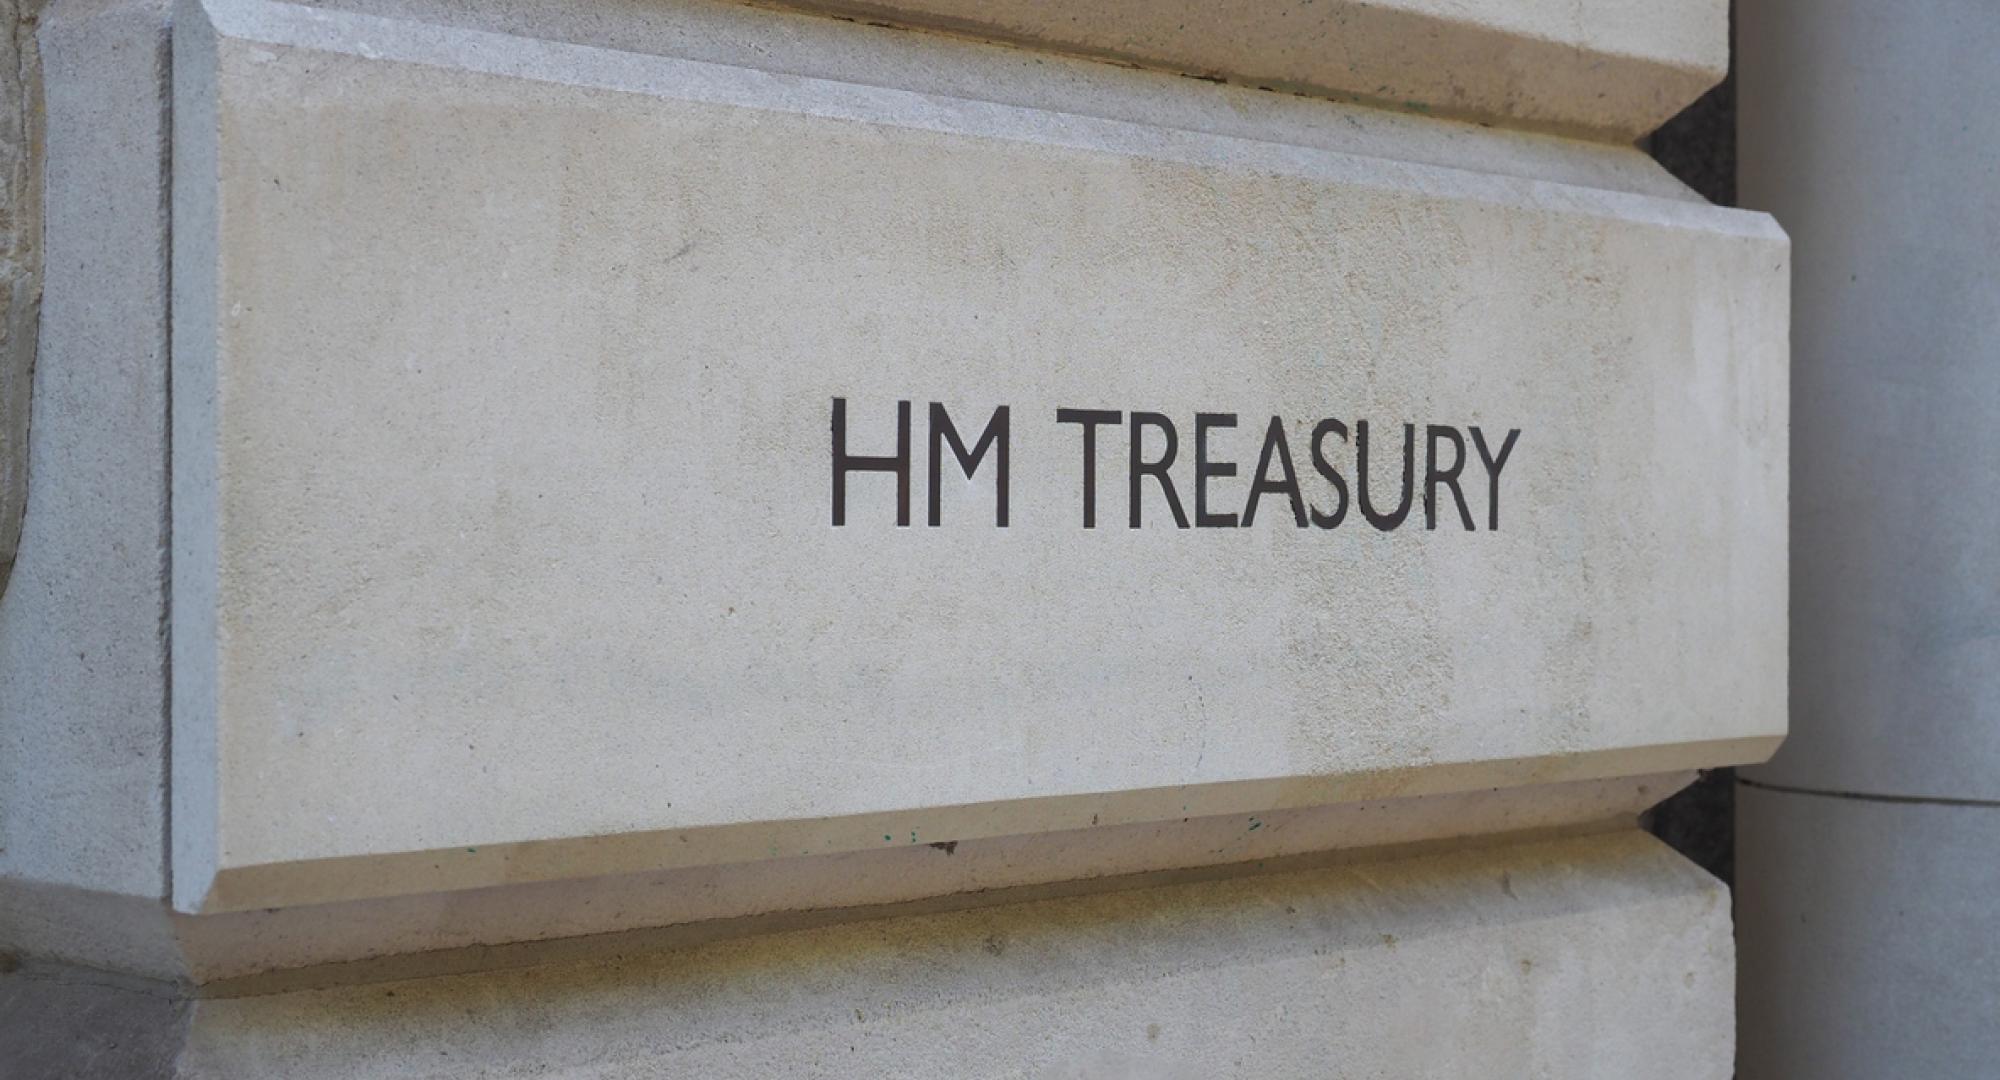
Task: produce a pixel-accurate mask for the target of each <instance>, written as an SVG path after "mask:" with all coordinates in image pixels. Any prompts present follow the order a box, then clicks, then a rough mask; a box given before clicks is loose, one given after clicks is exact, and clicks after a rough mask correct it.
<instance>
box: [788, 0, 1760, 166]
mask: <svg viewBox="0 0 2000 1080" xmlns="http://www.w3.org/2000/svg"><path fill="white" fill-rule="evenodd" d="M778 2H780V3H790V4H791V5H793V6H797V7H803V8H806V9H810V10H823V11H832V12H838V13H842V14H845V15H848V16H851V17H857V18H865V19H872V20H890V21H893V22H897V23H900V24H904V25H910V26H920V27H930V28H937V29H944V30H950V31H955V32H959V33H965V34H971V35H975V36H980V37H987V38H993V39H997V40H1001V41H1010V42H1016V43H1019V44H1023V45H1027V46H1029V47H1034V48H1044V49H1056V50H1064V51H1071V52H1076V53H1080V54H1083V55H1087V56H1099V57H1105V58H1109V59H1114V60H1121V61H1126V62H1130V63H1138V64H1147V65H1152V66H1158V67H1164V68H1167V69H1170V70H1174V71H1181V72H1186V73H1189V74H1193V75H1198V76H1201V77H1204V78H1217V79H1226V80H1228V81H1231V82H1237V83H1243V84H1247V85H1251V86H1261V87H1265V88H1268V89H1274V90H1284V91H1291V92H1294V93H1308V94H1323V95H1329V96H1334V97H1339V98H1345V99H1350V100H1361V101H1369V102H1376V103H1381V104H1385V105H1390V106H1394V107H1400V108H1408V109H1413V110H1417V111H1421V112H1436V113H1440V114H1444V115H1453V116H1473V117H1481V118H1487V119H1497V120H1499V121H1501V122H1503V123H1508V124H1514V125H1525V126H1542V127H1552V128H1560V129H1565V130H1576V131H1583V132H1589V133H1594V134H1598V135H1601V136H1604V137H1608V138H1619V139H1627V140H1629V139H1631V138H1634V137H1636V136H1639V135H1643V134H1645V133H1646V132H1649V131H1651V130H1653V129H1654V128H1655V127H1658V126H1659V125H1660V124H1661V123H1663V122H1664V121H1666V120H1667V119H1668V118H1669V117H1671V116H1673V115H1674V114H1675V113H1676V112H1679V111H1680V110H1681V109H1682V108H1684V107H1686V106H1687V105H1688V104H1689V103H1690V102H1692V101H1694V99H1695V98H1697V97H1699V96H1700V95H1701V94H1702V93H1703V92H1704V91H1706V90H1707V89H1708V88H1709V87H1711V86H1714V85H1715V84H1716V83H1718V82H1721V81H1722V77H1723V75H1724V74H1726V73H1727V71H1728V69H1729V5H1728V4H1727V3H1726V2H1724V0H1677V2H1673V3H1659V2H1656V0H1303V2H1300V0H1226V2H1221V3H1217V2H1215V0H1113V2H1109V3H1090V4H1077V3H1066V2H1064V0H778Z"/></svg>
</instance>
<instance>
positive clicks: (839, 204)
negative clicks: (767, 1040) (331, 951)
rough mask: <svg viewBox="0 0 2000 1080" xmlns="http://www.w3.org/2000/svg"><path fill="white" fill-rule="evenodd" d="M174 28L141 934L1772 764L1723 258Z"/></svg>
mask: <svg viewBox="0 0 2000 1080" xmlns="http://www.w3.org/2000/svg"><path fill="white" fill-rule="evenodd" d="M175 34H176V40H175V43H174V65H173V70H174V128H175V146H174V154H173V170H174V172H173V197H174V210H173V214H174V217H173V222H174V225H173V228H174V250H173V259H174V267H173V288H174V299H173V359H172V364H173V398H172V411H173V455H172V457H173V461H172V465H173V481H172V506H173V543H174V551H173V570H172V573H173V582H172V601H171V603H172V617H171V621H172V645H173V670H172V676H173V678H172V683H173V742H172V749H173V757H174V761H173V784H172V797H173V802H174V805H173V813H172V829H173V834H174V835H173V842H174V845H175V861H174V866H175V874H174V887H175V891H176V897H175V900H176V904H177V906H179V907H180V908H181V910H184V911H216V910H232V909H240V908H250V907H264V906H271V905H278V904H293V903H314V902H323V901H330V900H339V899H355V898H361V897H368V896H382V895H393V894H397V893H408V892H419V891H432V890H438V889H448V888H458V887H469V886H476V885H489V884H497V883H502V882H522V881H535V880H541V879H544V878H548V877H553V876H559V875H561V876H574V875H578V874H582V873H614V872H630V871H638V870H648V869H654V868H665V867H673V866H688V865H697V864H702V863H713V862H740V861H747V860H757V859H766V858H772V857H777V856H796V855H800V854H808V853H820V852H835V851H855V850H865V849H868V848H871V847H880V846H882V845H895V844H910V843H930V842H955V841H957V840H960V839H963V838H967V837H976V836H1000V835H1016V834H1022V833H1031V832H1038V831H1044V830H1055V829H1067V828H1082V827H1087V826H1089V825H1091V824H1094V823H1112V822H1118V821H1124V822H1138V821H1152V820H1164V819H1170V818H1171V819H1178V818H1181V817H1185V816H1191V815H1202V814H1207V815H1214V814H1226V813H1237V812H1254V811H1258V810H1268V809H1273V808H1281V807H1290V806H1302V805H1311V804H1315V803H1329V802H1340V801H1346V800H1352V799H1361V798H1378V797H1383V796H1388V795H1397V794H1424V793H1436V792H1458V791H1469V790H1473V789H1480V788H1494V787H1505V786H1509V785H1514V784H1520V783H1527V782H1545V781H1555V780H1571V779H1588V778H1593V777H1604V776H1625V775H1633V774H1638V773H1642V772H1651V771H1663V770H1669V769H1678V768H1687V767H1692V766H1695V765H1708V764H1713V763H1716V762H1718V761H1724V760H1752V759H1756V758H1760V757H1762V756H1763V755H1764V754H1766V753H1768V751H1769V749H1770V748H1771V747H1772V746H1773V745H1775V743H1776V741H1777V739H1778V738H1779V737H1780V735H1781V734H1782V732H1783V729H1784V717H1785V682H1784V663H1783V654H1784V640H1785V638H1784V629H1785V627H1784V619H1785V604H1784V588H1785V585H1784V583H1785V539H1786V537H1785V529H1786V505H1785V477H1786V453H1785V446H1786V410H1787V400H1786V389H1785V388H1786V381H1785V375H1786V370H1785V369H1786V345H1785V318H1784V316H1785V303H1786V280H1787V273H1788V270H1787V266H1788V254H1787V248H1786V244H1785V241H1784V238H1783V236H1782V234H1780V233H1779V232H1778V231H1777V230H1776V228H1775V227H1774V226H1772V225H1771V224H1770V223H1769V221H1768V220H1767V219H1764V218H1762V217H1760V216H1756V215H1751V214H1746V213H1740V212H1737V211H1732V210H1726V209H1718V208H1715V207H1711V206H1708V205H1706V204H1704V203H1701V202H1699V201H1695V200H1692V199H1690V198H1681V197H1676V196H1672V195H1664V194H1659V193H1656V192H1645V191H1627V190H1607V189H1603V188H1597V187H1587V186H1576V185H1571V184H1565V183H1561V182H1556V181H1553V180H1549V179H1546V178H1537V177H1529V176H1516V175H1508V174H1505V173H1503V172H1481V171H1476V170H1473V169H1460V168H1449V167H1444V166H1440V165H1430V164H1422V163H1415V162H1412V161H1407V160H1387V159H1383V158H1377V157H1371V156H1365V155H1362V154H1357V153H1346V152H1341V151H1338V150H1333V149H1327V148H1324V147H1319V146H1307V145H1292V144H1287V143H1282V142H1274V141H1267V140H1261V139H1253V138H1246V137H1240V136H1234V135H1229V134H1221V133H1216V132H1211V131H1200V130H1192V129H1183V128H1174V127H1170V126H1161V125H1149V124H1142V123H1137V122H1131V121H1126V120H1119V119H1113V118H1106V117H1101V116H1094V115H1085V114H1083V113H1080V112H1066V111H1053V110H1050V109H1043V108H1035V107H1026V106H1021V105H1014V104H1000V103H992V102H986V101H978V100H970V99H967V98H960V97H951V96H944V95H931V94H923V93H916V92H911V91H907V90H896V89H884V88H878V87H873V86H868V85H862V84H859V83H854V82H838V81H833V80H827V79H818V78H810V77H802V76H798V75H791V74H782V73H774V72H767V71H761V70H756V69H753V68H749V67H737V66H728V65H722V64H715V63H705V62H699V61H694V60H683V59H671V58H662V57H657V56H648V55H639V54H636V53H623V52H617V51H613V50H608V49H602V48H592V47H586V46H580V45H571V44H563V43H555V42H549V41H542V40H534V39H529V38H516V37H508V36H504V35H500V34H495V33H485V32H479V31H470V30H463V29H457V30H453V31H452V32H451V33H449V34H446V33H442V32H433V31H432V30H431V29H430V28H427V27H426V26H424V25H423V24H421V23H418V22H413V21H407V20H390V19H381V18H375V17H372V16H368V15H363V14H356V13H343V12H332V11H320V10H315V9H309V8H303V7H294V6H289V5H283V4H275V3H266V2H262V0H213V2H211V3H208V4H206V5H195V4H188V5H185V6H184V7H183V8H182V10H181V12H180V13H179V15H178V16H177V20H176V24H175ZM1468 137H1470V136H1468ZM1746 658H1749V659H1746Z"/></svg>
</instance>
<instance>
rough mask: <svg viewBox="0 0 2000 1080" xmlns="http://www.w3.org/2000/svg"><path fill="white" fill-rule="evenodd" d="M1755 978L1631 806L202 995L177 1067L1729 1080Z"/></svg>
mask: <svg viewBox="0 0 2000 1080" xmlns="http://www.w3.org/2000/svg"><path fill="white" fill-rule="evenodd" d="M1733 979H1734V969H1733V964H1732V962H1731V949H1730V931H1729V903H1728V896H1727V893H1726V891H1725V890H1724V889H1723V888H1722V886H1721V885H1720V883H1718V882H1716V881H1715V880H1714V879H1712V878H1709V877H1708V876H1707V875H1705V874H1703V873H1701V871H1699V870H1697V869H1695V868H1694V867H1692V866H1690V865H1689V864H1688V863H1687V862H1686V861H1684V860H1682V859H1681V858H1680V857H1679V856H1677V855H1675V854H1674V853H1672V852H1671V851H1669V850H1667V849H1666V848H1664V847H1662V846H1660V845H1659V843H1658V842H1657V841H1654V840H1652V839H1651V838H1650V837H1646V836H1643V835H1641V834H1638V833H1636V832H1632V831H1629V830H1628V831H1626V832H1624V833H1622V834H1617V835H1611V836H1603V837H1593V838H1586V839H1578V840H1569V841H1563V842H1559V843H1550V844H1538V845H1520V846H1511V847H1504V848H1496V849H1486V850H1474V851H1468V852H1460V853H1456V854H1452V855H1448V856H1441V857H1433V858H1425V859H1415V860H1408V861H1402V862H1376V863H1369V864H1366V865H1361V866H1354V867H1346V868H1339V869H1331V870H1321V871H1313V872H1309V873H1301V874H1284V875H1270V876H1260V877H1251V878H1245V879H1239V880H1235V881H1227V882H1209V883H1202V884H1192V885H1180V886H1173V887H1168V888H1157V889H1142V890H1135V891H1129V892H1121V893H1113V894H1107V895H1101V896H1092V897H1072V898H1065V899H1058V900H1047V901H1040V902H1036V903H1027V904H1015V905H1007V906H1004V907H998V908H988V909H984V910H979V911H970V912H956V913H950V914H940V915H928V916H921V917H913V918H899V919H888V920H879V921H874V922H864V923H855V924H850V925H846V926H838V927H826V928H820V929H816V930H810V931H803V932H798V933H789V934H778V935H772V936H767V937H760V938H754V939H746V940H741V941H730V942H720V943H715V944H711V945H706V946H701V947H699V948H693V949H684V950H676V951H671V952H667V953H663V954H655V955H631V954H627V955H625V956H623V957H621V958H619V959H617V960H611V961H597V962H592V963H577V964H564V965H545V966H539V967H533V968H525V969H521V970H516V971H504V972H495V973H489V974H482V975H467V976H457V977H451V978H432V979H422V980H406V981H394V982H385V983H377V984H372V985H366V986H351V987H335V988H327V989H319V990H310V991H301V992H294V993H282V994H267V995H262V996H255V997H244V998H223V999H210V1000H203V1001H199V1002H196V1003H195V1005H194V1008H193V1017H192V1021H191V1026H190V1030H189V1032H188V1035H187V1038H188V1046H187V1049H186V1051H185V1052H184V1054H183V1055H182V1057H181V1062H180V1063H181V1073H180V1074H181V1075H183V1076H188V1077H264V1076H286V1077H294V1078H299V1080H310V1078H313V1077H322V1076H324V1077H334V1076H338V1077H377V1078H386V1077H401V1076H437V1075H453V1076H473V1075H478V1076H488V1075H494V1076H501V1075H504V1076H565V1077H638V1076H700V1077H715V1078H718V1080H721V1078H730V1077H768V1076H856V1077H861V1076H866V1077H937V1076H952V1077H1019V1076H1038V1077H1093V1078H1095V1077H1126V1076H1129V1077H1135V1078H1137V1077H1146V1078H1154V1077H1188V1078H1197V1077H1199V1078H1208V1077H1325V1076H1357V1077H1362V1076H1396V1077H1403V1076H1480V1077H1484V1076H1535V1077H1550V1078H1567V1077H1577V1078H1583V1077H1605V1076H1615V1077H1621V1078H1628V1080H1655V1078H1657V1080H1669V1078H1671V1080H1688V1078H1704V1080H1723V1078H1726V1077H1728V1076H1729V1075H1730V1066H1731V1058H1732V1049H1733V1038H1732V1036H1733V1032H1732V1025H1731V1018H1732V1000H1733V987H1732V982H1733Z"/></svg>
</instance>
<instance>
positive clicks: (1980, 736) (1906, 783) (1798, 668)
mask: <svg viewBox="0 0 2000 1080" xmlns="http://www.w3.org/2000/svg"><path fill="white" fill-rule="evenodd" d="M1738 47H1739V49H1740V57H1739V62H1738V73H1739V75H1738V78H1739V83H1740V88H1739V95H1740V96H1739V110H1740V112H1739V124H1740V129H1739V131H1740V134H1739V150H1738V153H1739V159H1740V162H1741V178H1740V185H1741V191H1740V194H1741V199H1742V203H1743V205H1745V206H1747V207H1753V208H1758V209H1763V210H1768V211H1770V212H1771V213H1772V214H1774V215H1775V216H1776V217H1777V218H1778V220H1779V221H1780V223H1782V224H1783V225H1784V227H1785V228H1786V230H1787V231H1788V232H1790V234H1791V236H1792V238H1793V242H1794V244H1795V246H1796V252H1797V255H1798V258H1797V260H1796V261H1795V264H1794V265H1795V278H1794V298H1795V299H1794V303H1795V305H1796V307H1795V311H1796V315H1795V318H1794V320H1793V324H1792V325H1793V338H1792V347H1793V376H1792V377H1793V387H1794V390H1793V406H1794V408H1793V419H1792V432H1793V452H1792V462H1793V471H1792V534H1793V541H1794V542H1793V552H1794V554H1793V562H1792V567H1793V582H1792V683H1791V685H1792V717H1793V719H1792V732H1793V734H1792V736H1791V740H1790V741H1789V742H1788V743H1787V744H1786V745H1785V747H1784V748H1783V749H1782V750H1781V751H1780V752H1779V753H1778V755H1777V756H1776V757H1775V758H1774V759H1773V760H1772V761H1771V762H1770V764H1769V765H1767V766H1764V767H1762V768H1758V769H1753V770H1747V771H1746V772H1745V773H1744V774H1743V781H1742V788H1741V790H1740V791H1739V801H1738V804H1737V806H1738V837H1739V839H1738V844H1739V847H1738V854H1737V863H1736V865H1737V878H1736V880H1737V884H1738V889H1739V894H1738V917H1739V920H1740V923H1739V934H1738V940H1739V945H1740V948H1741V950H1742V952H1741V973H1742V978H1741V993H1740V1007H1741V1010H1742V1022H1741V1039H1742V1059H1741V1066H1742V1072H1741V1075H1742V1076H1743V1077H1744V1078H1745V1080H1766V1078H1778V1077H1799V1076H1813V1077H1879V1076H1926V1077H1971V1076H1991V1075H1993V1070H1994V1069H1996V1068H2000V1004H1996V1002H2000V906H1996V905H1995V902H1994V898H1995V897H1996V896H2000V113H1996V112H1995V111H1994V109H1993V107H1992V106H1993V102H1995V101H1996V100H2000V63H1995V57H1996V56H2000V8H1996V7H1995V6H1994V5H1992V4H1990V3H1983V2H1980V0H1958V2H1950V0H1937V2H1929V3H1920V4H1904V5H1895V6H1893V7H1891V6H1888V5H1881V4H1874V3H1868V2H1865V0H1746V2H1744V3H1742V4H1740V5H1739V7H1738Z"/></svg>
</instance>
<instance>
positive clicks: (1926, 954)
mask: <svg viewBox="0 0 2000 1080" xmlns="http://www.w3.org/2000/svg"><path fill="white" fill-rule="evenodd" d="M1737 800H1738V807H1739V814H1738V816H1737V823H1738V825H1737V845H1738V851H1739V855H1740V861H1741V865H1742V873H1741V880H1740V881H1739V882H1738V884H1737V887H1736V913H1737V914H1736V917H1737V921H1738V939H1739V941H1740V942H1741V950H1742V956H1743V961H1742V982H1741V987H1740V990H1739V995H1738V996H1739V1002H1740V1008H1741V1014H1740V1016H1739V1020H1738V1031H1739V1032H1740V1033H1741V1034H1740V1039H1741V1043H1742V1057H1741V1059H1740V1061H1739V1062H1738V1075H1740V1076H1741V1077H1742V1078H1743V1080H1786V1078H1789V1077H1800V1076H1810V1077H1816V1078H1824V1080H1870V1078H1874V1077H1883V1076H1924V1077H1938V1078H1940V1080H1946V1078H1950V1080H1957V1078H1964V1080H1974V1078H1979V1077H1990V1076H1992V1075H1993V1072H1994V1064H1995V1062H2000V907H1996V906H1995V904H1994V902H1993V898H1994V897H1995V896H2000V828H1997V827H1996V825H1997V824H2000V821H1996V819H2000V808H1996V807H1992V806H1944V805H1935V804H1927V803H1920V802H1919V803H1890V802H1882V801H1877V800H1865V799H1853V798H1842V797H1838V796H1828V795H1817V794H1801V793H1796V792H1786V791H1767V790H1763V789H1761V788H1758V787H1756V786H1755V785H1754V784H1744V785H1742V786H1741V787H1740V789H1739V790H1738V792H1737Z"/></svg>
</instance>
